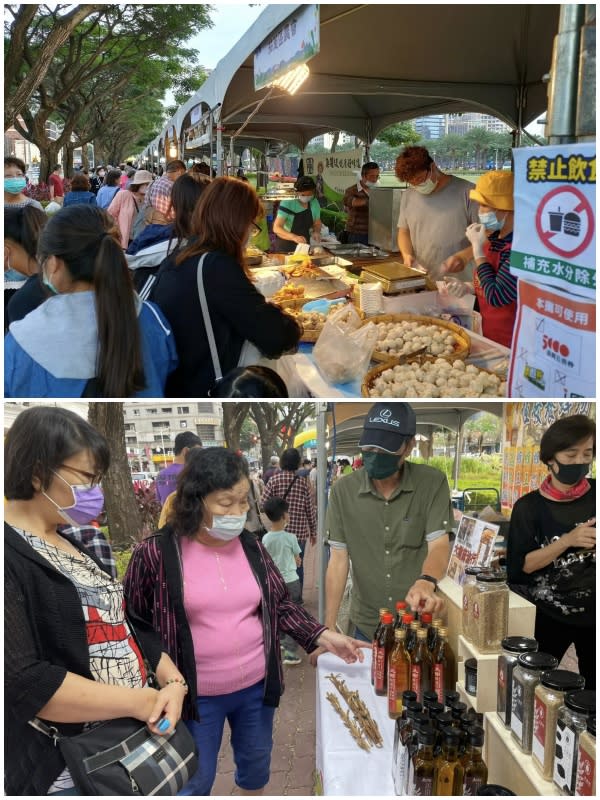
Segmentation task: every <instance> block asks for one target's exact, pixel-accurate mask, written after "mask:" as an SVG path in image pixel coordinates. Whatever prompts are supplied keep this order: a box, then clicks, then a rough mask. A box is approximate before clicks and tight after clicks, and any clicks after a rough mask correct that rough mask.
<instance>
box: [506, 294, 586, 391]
mask: <svg viewBox="0 0 600 800" xmlns="http://www.w3.org/2000/svg"><path fill="white" fill-rule="evenodd" d="M518 291H519V298H518V311H517V319H516V322H515V329H514V334H513V345H512V351H511V360H510V369H509V375H508V384H509V397H595V395H596V316H595V310H596V307H595V304H594V303H593V302H591V301H586V300H583V299H582V298H578V297H575V295H572V294H567V293H566V292H561V291H560V290H558V289H552V288H551V287H544V286H540V285H539V284H536V283H529V282H528V281H525V280H520V281H519V287H518Z"/></svg>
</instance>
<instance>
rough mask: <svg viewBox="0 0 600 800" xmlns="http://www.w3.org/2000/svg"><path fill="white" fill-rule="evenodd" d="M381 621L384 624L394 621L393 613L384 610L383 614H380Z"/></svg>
mask: <svg viewBox="0 0 600 800" xmlns="http://www.w3.org/2000/svg"><path fill="white" fill-rule="evenodd" d="M381 621H382V622H383V624H384V625H390V624H391V623H392V622H393V621H394V615H393V614H391V613H390V612H389V611H386V612H385V614H382V615H381Z"/></svg>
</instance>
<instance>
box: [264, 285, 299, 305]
mask: <svg viewBox="0 0 600 800" xmlns="http://www.w3.org/2000/svg"><path fill="white" fill-rule="evenodd" d="M299 297H304V286H297V285H296V284H295V283H286V285H285V286H282V287H281V289H279V291H278V292H275V294H274V295H272V296H271V297H270V298H269V301H270V302H271V303H277V302H280V301H282V300H295V299H297V298H299Z"/></svg>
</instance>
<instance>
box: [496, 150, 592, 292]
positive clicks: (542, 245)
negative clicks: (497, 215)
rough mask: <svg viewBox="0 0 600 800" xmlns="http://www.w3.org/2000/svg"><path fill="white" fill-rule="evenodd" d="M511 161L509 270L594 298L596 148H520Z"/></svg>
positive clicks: (515, 151)
mask: <svg viewBox="0 0 600 800" xmlns="http://www.w3.org/2000/svg"><path fill="white" fill-rule="evenodd" d="M513 156H514V161H515V230H514V235H513V246H512V252H511V257H510V271H511V272H513V273H514V274H515V275H518V276H519V277H520V278H521V277H526V278H527V277H528V278H530V279H531V280H534V281H536V282H537V283H542V284H544V285H552V286H557V287H559V288H562V289H565V290H567V291H569V292H573V293H574V294H577V295H581V296H583V297H595V294H596V224H595V217H596V143H595V142H585V143H580V144H562V145H553V146H551V147H550V146H549V147H523V148H517V149H515V150H513Z"/></svg>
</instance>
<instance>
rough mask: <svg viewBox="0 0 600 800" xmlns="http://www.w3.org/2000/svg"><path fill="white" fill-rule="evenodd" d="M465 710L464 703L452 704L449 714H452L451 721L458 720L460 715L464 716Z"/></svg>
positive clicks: (465, 705)
mask: <svg viewBox="0 0 600 800" xmlns="http://www.w3.org/2000/svg"><path fill="white" fill-rule="evenodd" d="M466 710H467V704H466V703H454V705H453V706H452V711H451V712H450V713H451V714H452V719H460V717H461V715H462V714H464V713H465V711H466Z"/></svg>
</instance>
